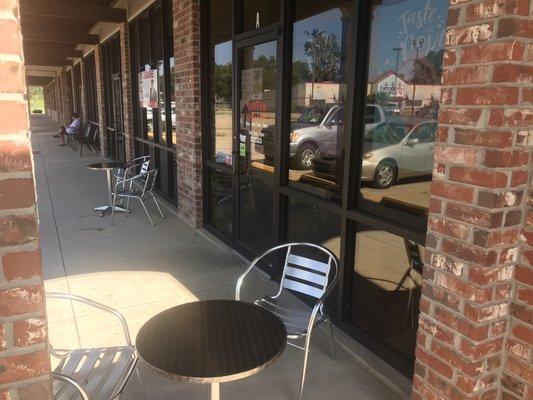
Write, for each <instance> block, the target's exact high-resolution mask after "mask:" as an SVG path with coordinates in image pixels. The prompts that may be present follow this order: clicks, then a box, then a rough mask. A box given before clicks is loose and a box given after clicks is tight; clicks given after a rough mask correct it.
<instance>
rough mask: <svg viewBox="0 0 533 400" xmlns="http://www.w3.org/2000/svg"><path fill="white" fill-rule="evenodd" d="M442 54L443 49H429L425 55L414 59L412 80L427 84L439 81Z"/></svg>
mask: <svg viewBox="0 0 533 400" xmlns="http://www.w3.org/2000/svg"><path fill="white" fill-rule="evenodd" d="M443 55H444V50H439V51H436V52H435V51H430V52H429V53H428V54H427V55H426V56H424V57H421V58H418V59H416V60H414V62H413V66H414V70H413V82H415V83H418V84H428V85H432V84H433V85H434V84H437V83H440V79H441V76H442V57H443Z"/></svg>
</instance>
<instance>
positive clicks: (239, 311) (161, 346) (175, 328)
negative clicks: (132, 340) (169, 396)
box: [136, 300, 287, 400]
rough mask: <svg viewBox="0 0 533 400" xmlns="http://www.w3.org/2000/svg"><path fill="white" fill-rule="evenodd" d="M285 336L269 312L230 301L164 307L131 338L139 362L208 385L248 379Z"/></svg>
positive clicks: (214, 392)
mask: <svg viewBox="0 0 533 400" xmlns="http://www.w3.org/2000/svg"><path fill="white" fill-rule="evenodd" d="M286 340H287V331H286V329H285V325H284V324H283V322H281V320H280V319H279V318H278V317H276V316H275V315H274V314H272V313H271V312H269V311H267V310H265V309H263V308H261V307H259V306H256V305H255V304H250V303H245V302H241V301H236V300H209V301H198V302H194V303H187V304H183V305H180V306H177V307H173V308H170V309H168V310H166V311H163V312H162V313H160V314H157V315H156V316H154V317H152V318H151V319H150V320H149V321H148V322H146V323H145V324H144V325H143V327H142V328H141V330H140V331H139V334H138V335H137V340H136V347H137V352H138V354H139V356H140V358H141V359H142V360H144V361H145V362H146V363H147V364H148V365H150V366H151V367H152V368H154V369H155V370H156V371H157V372H159V373H160V374H162V375H165V376H169V377H171V378H173V379H176V380H180V381H186V382H194V383H209V384H211V400H219V399H220V383H221V382H230V381H235V380H238V379H243V378H246V377H248V376H251V375H254V374H256V373H258V372H260V371H262V370H263V369H265V368H266V367H267V366H269V365H270V364H272V363H274V361H276V360H277V359H278V358H279V357H280V356H281V354H282V353H283V350H285V344H286Z"/></svg>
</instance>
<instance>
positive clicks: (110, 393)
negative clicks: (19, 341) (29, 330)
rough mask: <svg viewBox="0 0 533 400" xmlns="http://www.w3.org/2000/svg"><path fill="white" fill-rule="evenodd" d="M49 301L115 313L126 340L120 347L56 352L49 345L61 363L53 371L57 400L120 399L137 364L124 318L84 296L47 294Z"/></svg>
mask: <svg viewBox="0 0 533 400" xmlns="http://www.w3.org/2000/svg"><path fill="white" fill-rule="evenodd" d="M46 298H47V299H62V300H70V301H76V302H79V303H83V304H85V305H87V306H90V307H94V308H98V309H100V310H103V311H106V312H108V313H111V314H113V315H114V316H115V317H116V318H117V319H118V320H119V322H120V324H121V325H122V329H123V331H124V337H125V339H126V345H125V346H120V347H107V348H93V349H76V350H54V348H53V347H52V346H50V353H51V355H52V356H53V357H56V358H58V359H60V360H61V361H60V363H59V365H58V366H57V368H56V369H55V370H54V372H52V379H53V380H54V399H55V400H71V399H77V398H80V397H81V399H82V400H113V399H119V398H120V396H121V394H122V392H123V391H124V389H125V387H126V385H127V384H128V382H129V380H130V378H131V376H132V374H133V372H134V371H135V369H136V367H137V363H138V357H137V352H136V350H135V346H134V345H133V344H132V341H131V336H130V332H129V330H128V324H127V322H126V320H125V318H124V317H123V316H122V314H121V313H120V312H118V311H117V310H115V309H113V308H111V307H108V306H105V305H103V304H100V303H97V302H95V301H92V300H89V299H86V298H84V297H80V296H75V295H71V294H64V293H47V294H46Z"/></svg>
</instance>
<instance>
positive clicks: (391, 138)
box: [312, 121, 437, 189]
mask: <svg viewBox="0 0 533 400" xmlns="http://www.w3.org/2000/svg"><path fill="white" fill-rule="evenodd" d="M436 130H437V121H426V122H422V123H419V124H416V125H414V126H409V125H399V124H398V125H394V124H390V123H388V122H385V123H381V124H379V125H378V126H376V127H374V128H373V129H371V130H369V131H366V132H365V135H364V142H363V164H362V172H361V180H362V181H363V182H370V183H371V184H372V186H374V187H376V188H380V189H384V188H388V187H390V186H392V185H394V184H395V183H396V182H397V181H398V180H399V179H403V178H408V177H416V176H427V175H431V173H432V170H433V152H434V149H435V132H436ZM337 154H338V151H337V148H336V146H332V145H324V146H322V147H321V148H320V149H318V151H317V156H316V157H315V158H314V159H313V160H312V166H313V172H314V173H315V174H316V175H317V176H319V177H322V178H325V179H329V180H335V174H336V171H337V170H338V169H337V165H336V164H337V162H340V159H339V157H338V156H337ZM340 170H341V171H342V168H341V169H340Z"/></svg>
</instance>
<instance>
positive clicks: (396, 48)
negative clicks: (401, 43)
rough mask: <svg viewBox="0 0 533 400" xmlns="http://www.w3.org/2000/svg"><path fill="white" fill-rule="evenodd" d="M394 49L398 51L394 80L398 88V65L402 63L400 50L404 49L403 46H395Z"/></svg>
mask: <svg viewBox="0 0 533 400" xmlns="http://www.w3.org/2000/svg"><path fill="white" fill-rule="evenodd" d="M392 50H394V51H395V52H396V75H395V76H396V79H395V81H394V87H395V88H397V87H398V67H399V63H400V51H402V48H401V47H394V48H393V49H392Z"/></svg>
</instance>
